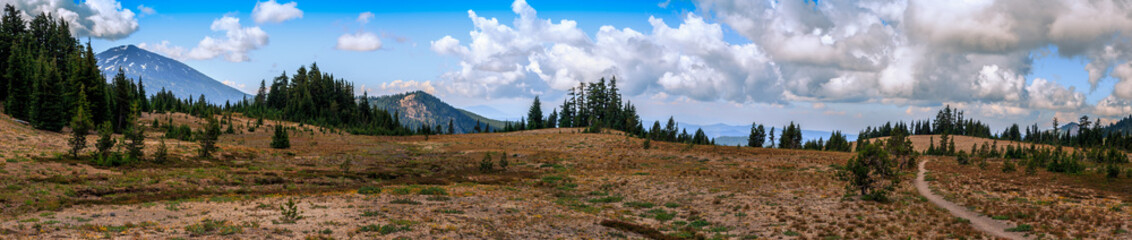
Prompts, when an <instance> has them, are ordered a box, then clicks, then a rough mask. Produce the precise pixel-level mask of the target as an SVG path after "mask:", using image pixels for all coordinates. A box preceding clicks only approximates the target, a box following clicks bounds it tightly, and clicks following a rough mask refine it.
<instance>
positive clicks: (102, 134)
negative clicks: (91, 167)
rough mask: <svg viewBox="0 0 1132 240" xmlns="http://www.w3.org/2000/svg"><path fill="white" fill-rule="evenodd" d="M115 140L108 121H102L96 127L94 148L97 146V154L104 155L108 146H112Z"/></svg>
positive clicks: (108, 149) (108, 148)
mask: <svg viewBox="0 0 1132 240" xmlns="http://www.w3.org/2000/svg"><path fill="white" fill-rule="evenodd" d="M116 143H117V141H116V140H114V127H113V126H111V124H110V122H102V125H99V127H98V142H95V143H94V146H95V148H98V155H100V156H102V157H106V154H107V153H109V151H110V148H112V147H114V144H116Z"/></svg>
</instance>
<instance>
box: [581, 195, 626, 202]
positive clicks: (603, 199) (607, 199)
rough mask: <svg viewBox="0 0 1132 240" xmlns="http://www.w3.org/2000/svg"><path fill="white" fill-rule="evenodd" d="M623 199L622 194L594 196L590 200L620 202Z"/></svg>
mask: <svg viewBox="0 0 1132 240" xmlns="http://www.w3.org/2000/svg"><path fill="white" fill-rule="evenodd" d="M621 199H623V198H622V197H621V196H608V197H603V198H594V199H590V200H588V201H589V202H591V203H615V202H620V201H621Z"/></svg>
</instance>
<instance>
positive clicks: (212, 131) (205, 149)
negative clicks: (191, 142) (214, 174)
mask: <svg viewBox="0 0 1132 240" xmlns="http://www.w3.org/2000/svg"><path fill="white" fill-rule="evenodd" d="M198 135H199V136H200V137H199V138H198V139H197V141H199V142H200V157H201V158H210V157H212V153H213V152H215V151H216V141H217V140H218V139H219V138H220V122H219V121H217V120H216V118H215V117H212V116H209V117H208V124H206V125H205V127H204V129H203V130H201V131H200V132H199V133H198Z"/></svg>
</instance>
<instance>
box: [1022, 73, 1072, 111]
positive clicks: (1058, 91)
mask: <svg viewBox="0 0 1132 240" xmlns="http://www.w3.org/2000/svg"><path fill="white" fill-rule="evenodd" d="M1026 92H1027V93H1028V94H1029V99H1030V102H1029V104H1030V107H1031V108H1037V109H1048V110H1058V111H1075V110H1078V109H1080V108H1081V107H1083V106H1084V105H1085V94H1084V93H1080V92H1077V91H1076V89H1075V88H1074V87H1069V88H1065V87H1063V86H1061V85H1060V84H1057V83H1055V82H1050V81H1046V80H1045V79H1041V78H1036V79H1034V81H1033V83H1030V86H1026Z"/></svg>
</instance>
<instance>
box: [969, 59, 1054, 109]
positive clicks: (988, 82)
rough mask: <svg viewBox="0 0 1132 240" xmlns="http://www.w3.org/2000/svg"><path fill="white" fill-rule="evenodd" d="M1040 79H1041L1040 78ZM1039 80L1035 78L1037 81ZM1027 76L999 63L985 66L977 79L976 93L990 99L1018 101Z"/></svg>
mask: <svg viewBox="0 0 1132 240" xmlns="http://www.w3.org/2000/svg"><path fill="white" fill-rule="evenodd" d="M1038 80H1040V79H1038ZM1036 81H1037V80H1035V82H1036ZM1025 84H1026V78H1024V77H1022V75H1019V74H1014V72H1012V71H1010V70H1007V69H999V68H998V65H990V66H983V70H980V71H979V76H978V78H976V79H975V90H976V91H975V94H977V95H978V96H979V97H981V98H982V99H985V100H990V101H1012V102H1013V101H1018V100H1020V99H1021V94H1022V85H1025Z"/></svg>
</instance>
